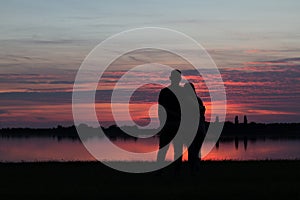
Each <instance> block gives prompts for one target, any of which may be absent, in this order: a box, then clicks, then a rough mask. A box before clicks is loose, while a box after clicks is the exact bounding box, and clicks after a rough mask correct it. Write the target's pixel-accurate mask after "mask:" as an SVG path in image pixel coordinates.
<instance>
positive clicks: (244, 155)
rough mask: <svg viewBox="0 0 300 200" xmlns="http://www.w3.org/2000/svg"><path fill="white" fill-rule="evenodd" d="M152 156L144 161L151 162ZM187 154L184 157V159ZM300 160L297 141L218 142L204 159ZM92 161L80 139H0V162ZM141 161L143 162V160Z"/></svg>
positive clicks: (145, 146)
mask: <svg viewBox="0 0 300 200" xmlns="http://www.w3.org/2000/svg"><path fill="white" fill-rule="evenodd" d="M88 142H90V143H92V144H93V145H95V146H101V147H103V146H104V147H105V145H107V144H106V142H105V141H103V140H101V139H91V140H90V141H88ZM115 143H116V144H117V145H118V146H119V147H122V148H124V149H126V150H130V151H132V152H146V151H152V150H155V149H157V148H158V140H157V139H153V140H150V141H147V142H140V141H139V140H137V141H134V140H121V139H120V140H116V141H115ZM104 155H105V157H104V158H103V159H104V160H126V161H135V160H144V159H143V157H141V156H137V157H132V156H128V157H126V156H125V157H124V156H122V157H120V156H118V154H117V153H113V152H105V154H104ZM155 157H156V156H155V155H154V156H153V157H151V158H150V159H149V158H148V159H146V160H148V161H154V160H155ZM172 158H173V148H172V146H171V147H170V149H169V151H168V154H167V160H172ZM186 158H187V155H184V158H183V159H184V160H186ZM266 159H300V140H299V139H293V140H292V139H284V140H283V139H277V140H274V139H265V140H259V139H258V140H248V141H243V140H239V141H234V140H232V141H226V142H220V143H219V145H218V146H217V147H216V146H215V147H214V148H213V149H212V151H211V152H210V153H209V154H208V155H207V156H206V157H205V158H204V160H266ZM93 160H95V158H94V157H93V156H92V155H91V154H90V153H89V152H88V151H87V150H86V149H85V147H84V146H83V144H82V142H81V141H80V140H71V139H61V140H58V139H56V138H37V137H36V138H35V137H32V138H0V162H22V161H93ZM144 161H145V160H144Z"/></svg>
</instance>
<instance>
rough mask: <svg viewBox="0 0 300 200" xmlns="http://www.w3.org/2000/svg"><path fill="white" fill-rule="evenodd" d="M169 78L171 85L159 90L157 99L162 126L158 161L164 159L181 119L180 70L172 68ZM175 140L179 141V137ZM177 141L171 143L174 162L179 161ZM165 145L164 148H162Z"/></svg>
mask: <svg viewBox="0 0 300 200" xmlns="http://www.w3.org/2000/svg"><path fill="white" fill-rule="evenodd" d="M169 78H170V80H171V85H169V86H168V87H166V88H164V89H162V90H161V92H160V94H159V99H158V104H159V108H158V116H159V120H160V123H161V124H160V125H161V126H163V127H161V132H160V137H159V151H158V154H157V161H158V162H163V161H164V160H165V157H166V153H167V151H168V148H169V145H170V142H171V141H172V139H173V138H174V137H175V135H176V133H177V131H178V128H179V126H180V121H181V110H180V103H179V101H178V98H177V97H179V96H180V95H182V87H181V86H180V85H179V83H180V81H181V71H179V70H173V71H172V72H171V75H170V77H169ZM164 122H165V123H164ZM163 123H164V124H163ZM176 141H178V142H180V139H179V140H176ZM178 142H177V143H178ZM177 143H176V142H175V144H174V143H173V146H174V158H178V160H177V161H176V162H179V163H181V156H182V145H180V144H177ZM165 146H166V148H165V149H162V148H163V147H165ZM174 160H175V159H174Z"/></svg>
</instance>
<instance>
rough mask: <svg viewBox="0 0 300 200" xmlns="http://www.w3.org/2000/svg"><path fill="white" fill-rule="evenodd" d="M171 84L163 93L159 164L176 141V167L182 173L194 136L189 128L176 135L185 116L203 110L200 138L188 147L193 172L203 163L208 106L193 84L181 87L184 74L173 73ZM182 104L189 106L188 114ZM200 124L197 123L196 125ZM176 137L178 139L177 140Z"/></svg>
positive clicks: (160, 115) (199, 130) (161, 94)
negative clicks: (201, 158) (185, 146)
mask: <svg viewBox="0 0 300 200" xmlns="http://www.w3.org/2000/svg"><path fill="white" fill-rule="evenodd" d="M169 78H170V80H171V84H170V85H169V86H168V87H166V88H163V89H162V90H161V92H160V94H159V99H158V104H159V108H158V116H159V120H160V124H161V126H163V127H161V131H160V135H159V151H158V155H157V161H158V162H163V161H164V160H165V157H166V153H167V151H168V148H169V145H170V143H171V142H172V143H173V147H174V162H175V163H174V164H175V169H176V171H178V170H179V169H180V167H181V163H182V153H183V146H184V145H187V144H186V143H187V141H186V139H185V138H186V137H188V134H191V133H190V132H189V131H190V130H189V128H188V127H186V128H185V130H184V132H185V133H184V135H183V136H177V137H175V136H176V134H177V133H178V130H179V126H180V123H181V120H182V117H183V116H185V117H188V116H187V115H186V113H189V112H191V115H192V113H195V112H193V111H194V110H195V109H199V111H198V112H196V113H198V114H200V118H199V117H198V119H199V124H197V125H198V129H197V133H196V136H195V138H194V140H193V141H192V143H191V145H190V146H189V147H188V162H189V164H190V166H191V169H192V170H196V169H197V168H198V167H199V162H200V149H201V146H202V143H203V140H204V137H205V132H206V131H205V107H204V105H203V102H202V100H201V99H200V98H199V97H198V96H197V94H196V91H195V87H194V85H193V84H192V83H186V84H185V85H184V87H182V86H180V81H181V71H179V70H173V71H172V72H171V75H170V77H169ZM180 102H181V103H182V104H184V105H188V106H184V107H185V109H186V110H185V111H184V112H185V114H184V113H182V110H181V109H182V108H181V106H180ZM196 123H197V122H196ZM174 138H176V139H174ZM163 147H166V148H163Z"/></svg>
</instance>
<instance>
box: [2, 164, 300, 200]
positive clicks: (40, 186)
mask: <svg viewBox="0 0 300 200" xmlns="http://www.w3.org/2000/svg"><path fill="white" fill-rule="evenodd" d="M121 164H122V163H121ZM150 164H151V163H150ZM173 169H174V166H172V165H170V166H168V167H166V168H164V169H163V170H160V172H161V173H157V172H150V173H144V174H129V173H124V172H119V171H116V170H114V169H111V168H109V167H107V166H105V165H104V164H102V163H100V162H28V163H25V162H24V163H0V174H1V181H0V198H1V199H13V198H18V199H19V198H25V199H29V198H39V199H69V198H76V199H78V198H81V199H120V198H121V199H125V198H126V199H128V198H130V199H158V198H159V199H203V198H204V199H216V198H220V199H221V198H222V199H262V198H264V199H271V198H273V199H274V198H275V199H291V198H293V199H299V198H300V190H299V185H300V160H273V161H271V160H270V161H268V160H266V161H204V162H202V165H201V168H200V171H199V172H197V173H196V174H193V175H192V174H191V173H190V171H189V168H188V165H187V163H184V164H183V167H182V170H181V172H180V174H179V175H177V176H175V175H174V173H173V172H174V171H173Z"/></svg>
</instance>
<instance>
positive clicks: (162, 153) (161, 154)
mask: <svg viewBox="0 0 300 200" xmlns="http://www.w3.org/2000/svg"><path fill="white" fill-rule="evenodd" d="M169 146H170V144H169V141H168V139H167V137H166V135H160V137H159V150H158V153H157V162H164V161H165V159H166V155H167V151H168V149H169Z"/></svg>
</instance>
